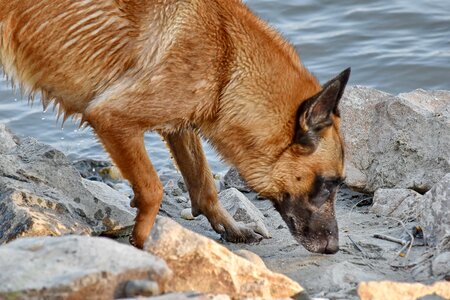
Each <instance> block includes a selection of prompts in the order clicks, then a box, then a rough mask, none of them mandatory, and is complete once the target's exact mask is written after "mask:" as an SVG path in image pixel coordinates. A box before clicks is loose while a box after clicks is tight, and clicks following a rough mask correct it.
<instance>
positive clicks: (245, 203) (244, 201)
mask: <svg viewBox="0 0 450 300" xmlns="http://www.w3.org/2000/svg"><path fill="white" fill-rule="evenodd" d="M219 199H220V202H221V203H222V205H223V207H224V208H225V209H226V210H227V211H228V212H229V213H230V214H231V216H232V217H233V218H234V219H235V220H236V221H238V222H242V223H244V224H247V225H249V226H251V227H252V228H253V229H254V230H255V231H256V232H257V233H259V234H261V235H262V236H263V237H265V238H270V237H271V235H270V233H269V231H268V230H267V228H266V225H265V224H264V215H263V214H262V213H261V211H260V210H259V209H258V208H257V207H256V206H255V205H254V204H253V203H252V202H251V201H250V200H248V198H247V197H245V196H244V195H243V194H242V193H241V192H239V191H238V190H237V189H235V188H230V189H227V190H224V191H222V192H220V194H219Z"/></svg>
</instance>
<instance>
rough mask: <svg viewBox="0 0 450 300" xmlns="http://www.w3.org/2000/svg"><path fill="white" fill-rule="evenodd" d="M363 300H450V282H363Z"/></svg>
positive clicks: (360, 287) (361, 293) (361, 285)
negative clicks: (425, 283) (428, 283)
mask: <svg viewBox="0 0 450 300" xmlns="http://www.w3.org/2000/svg"><path fill="white" fill-rule="evenodd" d="M358 295H359V297H360V299H361V300H385V299H389V300H405V299H408V300H409V299H411V300H418V299H419V298H420V299H428V298H426V297H427V296H428V297H430V298H429V299H450V282H448V281H447V282H445V281H441V282H436V283H435V284H433V285H424V284H420V283H402V282H392V281H381V282H362V283H361V284H360V285H359V287H358Z"/></svg>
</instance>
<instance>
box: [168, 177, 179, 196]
mask: <svg viewBox="0 0 450 300" xmlns="http://www.w3.org/2000/svg"><path fill="white" fill-rule="evenodd" d="M164 191H165V192H166V194H167V195H169V196H172V197H178V196H182V195H183V191H182V190H181V189H180V188H179V186H178V185H177V184H176V183H175V181H174V180H172V179H170V180H169V181H168V182H167V183H166V185H165V186H164Z"/></svg>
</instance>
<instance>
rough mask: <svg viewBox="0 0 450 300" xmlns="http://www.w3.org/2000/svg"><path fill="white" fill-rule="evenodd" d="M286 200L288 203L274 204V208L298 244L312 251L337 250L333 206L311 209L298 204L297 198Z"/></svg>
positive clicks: (336, 232) (327, 251) (337, 243)
mask: <svg viewBox="0 0 450 300" xmlns="http://www.w3.org/2000/svg"><path fill="white" fill-rule="evenodd" d="M286 200H288V203H284V204H281V205H280V204H276V205H275V208H276V209H277V210H278V212H279V213H280V215H281V217H282V218H283V220H284V221H285V223H286V225H287V226H288V228H289V231H290V232H291V234H292V236H293V237H294V238H295V240H296V241H297V242H298V243H299V244H301V245H302V246H303V247H305V249H306V250H308V251H309V252H313V253H323V254H334V253H336V252H338V251H339V235H338V226H337V221H336V218H335V217H334V207H333V210H332V211H330V209H327V207H324V208H323V209H318V210H316V211H313V210H311V209H309V208H308V207H307V206H306V205H298V204H297V203H299V200H296V201H292V200H290V199H285V200H284V201H286ZM284 201H283V202H284ZM296 204H297V205H296ZM331 204H332V203H331ZM332 205H333V204H332Z"/></svg>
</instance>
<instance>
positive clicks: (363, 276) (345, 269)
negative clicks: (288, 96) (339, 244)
mask: <svg viewBox="0 0 450 300" xmlns="http://www.w3.org/2000/svg"><path fill="white" fill-rule="evenodd" d="M381 279H382V278H381V276H380V275H377V274H375V273H371V272H368V271H367V270H365V269H362V268H361V267H359V266H357V265H355V264H352V263H350V262H348V261H343V262H340V263H337V264H334V265H332V266H330V267H329V268H328V269H327V270H326V271H325V272H324V274H323V275H322V278H321V282H327V285H328V286H329V287H330V290H331V291H342V290H347V291H348V290H351V289H354V288H355V287H356V286H357V285H358V283H359V282H361V281H372V280H381Z"/></svg>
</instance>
